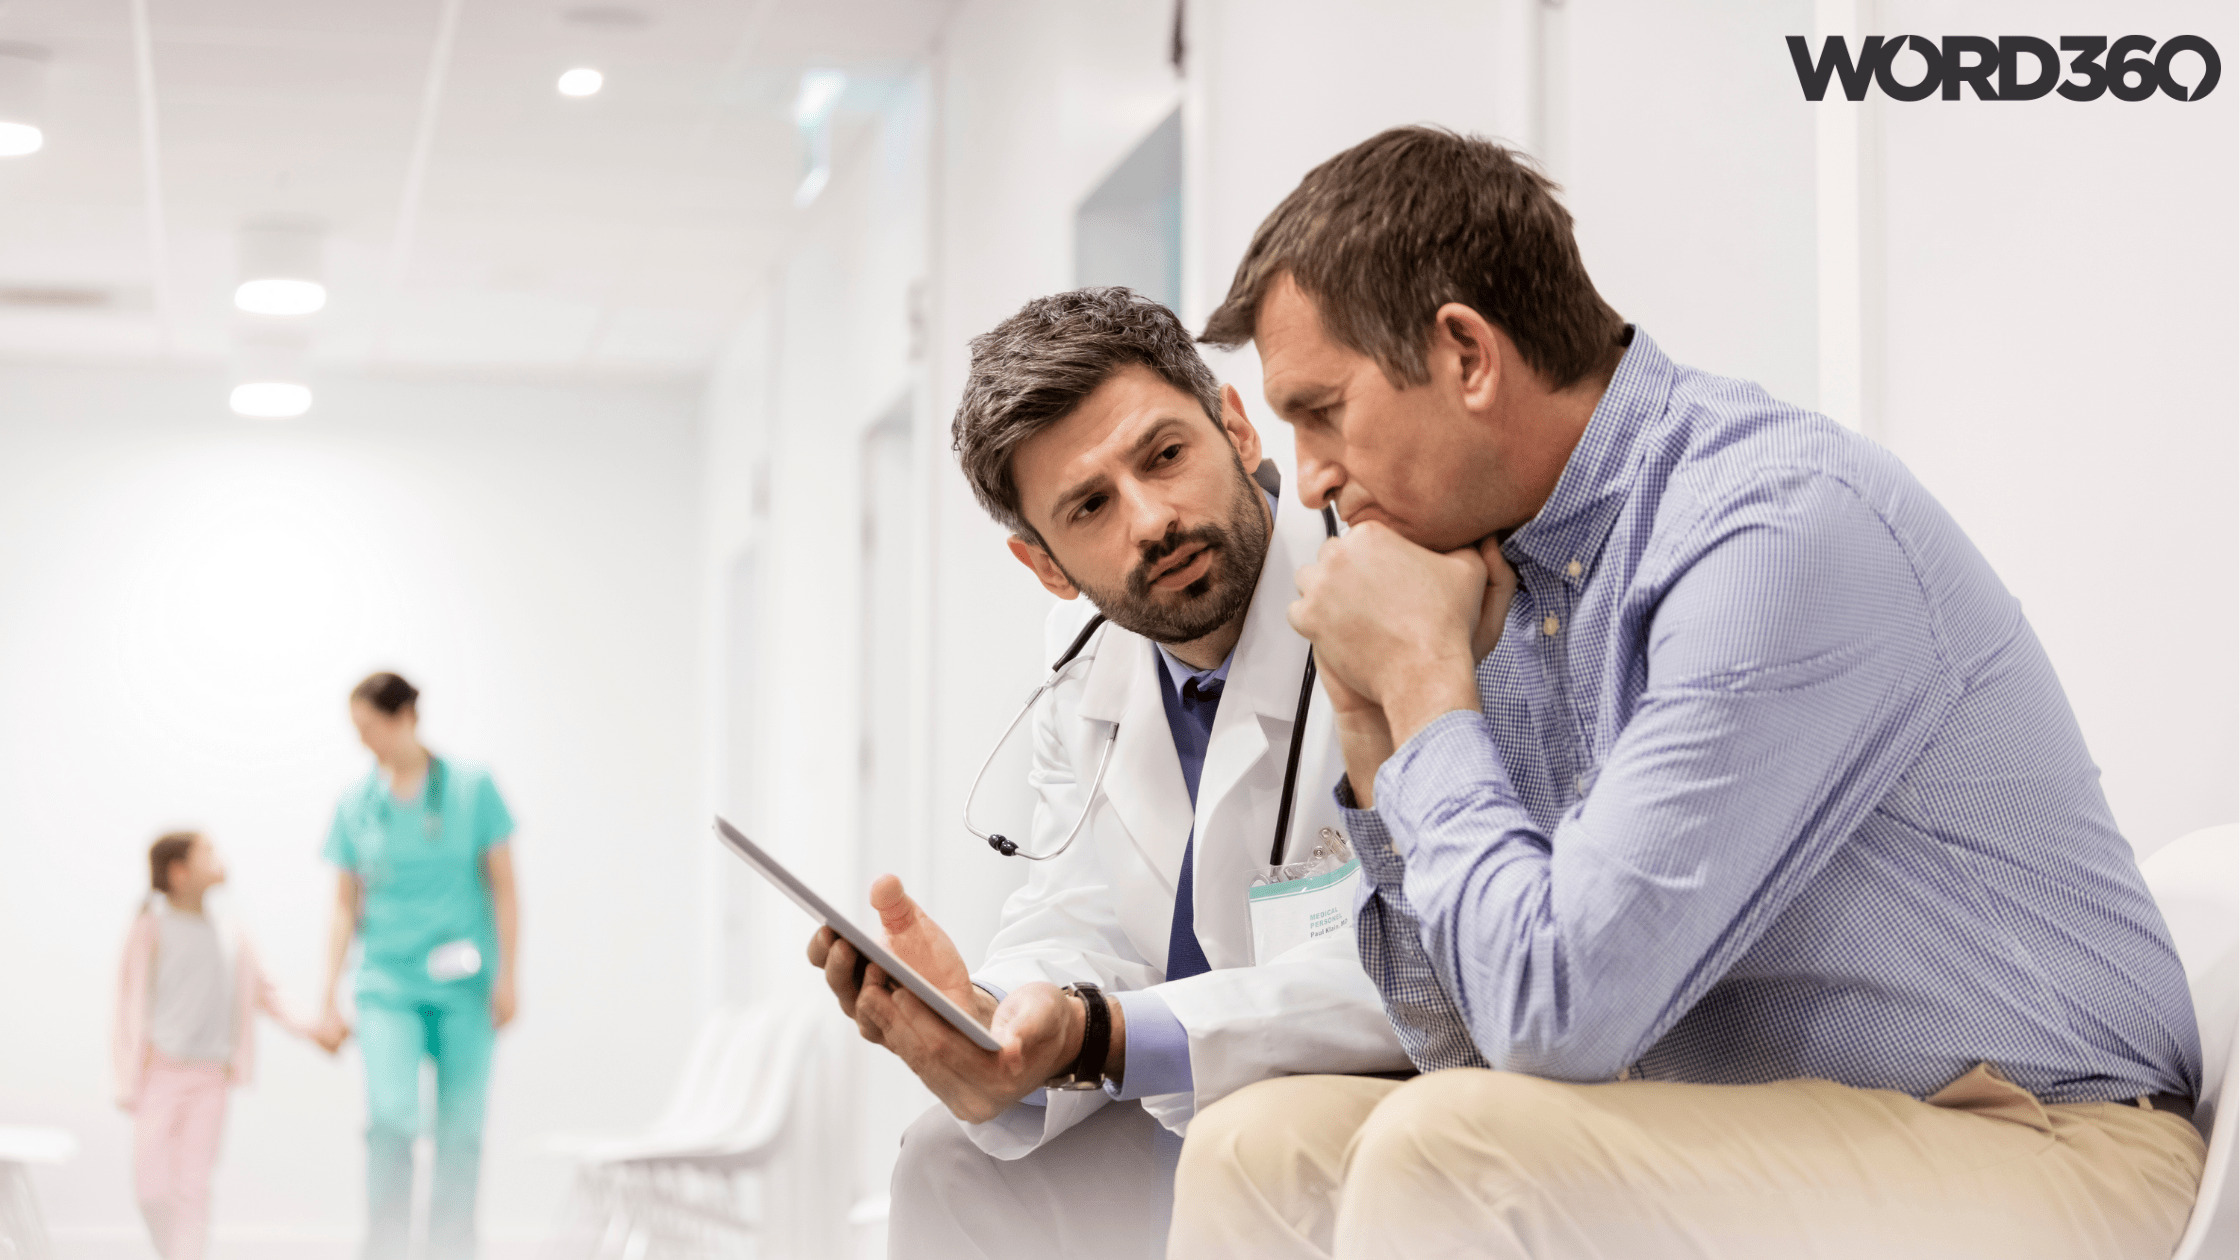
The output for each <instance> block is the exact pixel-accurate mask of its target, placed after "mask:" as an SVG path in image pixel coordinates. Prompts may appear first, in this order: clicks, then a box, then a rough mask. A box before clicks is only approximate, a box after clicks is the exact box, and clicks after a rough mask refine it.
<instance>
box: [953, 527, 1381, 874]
mask: <svg viewBox="0 0 2240 1260" xmlns="http://www.w3.org/2000/svg"><path fill="white" fill-rule="evenodd" d="M1322 528H1323V530H1324V531H1325V532H1327V533H1328V534H1329V535H1330V537H1332V538H1336V537H1337V536H1338V514H1337V513H1336V512H1335V511H1332V510H1331V508H1330V505H1329V504H1327V503H1326V504H1324V505H1323V506H1322ZM1103 626H1104V614H1103V613H1101V612H1100V613H1098V614H1096V615H1095V616H1093V617H1091V618H1089V624H1087V625H1085V626H1083V627H1081V633H1079V634H1077V635H1075V636H1073V642H1072V643H1071V644H1069V645H1068V646H1067V647H1066V650H1065V653H1064V654H1063V655H1061V656H1059V657H1058V659H1057V660H1055V661H1052V662H1051V663H1050V676H1049V677H1048V678H1046V679H1044V680H1043V681H1042V685H1041V686H1039V687H1037V688H1035V689H1034V694H1033V695H1030V696H1028V697H1027V702H1026V703H1025V704H1023V705H1020V706H1019V712H1018V713H1017V714H1016V715H1015V716H1013V717H1012V719H1011V724H1010V725H1009V726H1006V727H1004V728H1003V734H1002V735H1001V736H999V737H998V738H997V739H996V746H995V747H993V748H991V749H989V750H988V756H987V760H985V761H982V762H981V763H980V773H978V774H976V775H973V776H972V787H971V788H970V789H969V790H967V791H966V792H965V794H964V829H965V830H966V831H969V832H971V833H972V834H973V835H975V836H977V837H979V838H980V839H982V840H985V841H987V843H988V847H989V848H991V849H994V850H995V851H996V852H998V853H1000V854H1002V855H1003V856H1005V857H1022V858H1025V859H1027V860H1028V861H1030V862H1047V861H1049V860H1050V859H1051V858H1054V857H1057V856H1058V855H1059V854H1061V853H1064V852H1065V851H1066V850H1067V849H1070V848H1072V847H1073V842H1074V839H1075V837H1077V836H1079V835H1080V834H1081V829H1082V828H1083V827H1085V826H1087V825H1088V822H1089V814H1090V812H1091V811H1093V810H1094V809H1095V808H1096V805H1097V790H1098V789H1099V788H1101V787H1103V786H1104V771H1105V767H1106V766H1108V765H1110V764H1111V763H1112V746H1113V744H1114V743H1115V742H1116V741H1117V740H1118V739H1119V737H1120V724H1119V723H1118V722H1115V723H1113V724H1112V729H1111V730H1110V731H1107V732H1106V733H1105V737H1104V751H1103V752H1101V753H1099V754H1098V755H1097V773H1096V776H1095V777H1094V778H1092V779H1090V780H1089V795H1088V796H1086V797H1084V798H1083V799H1082V802H1081V814H1080V816H1079V817H1077V818H1075V819H1074V820H1073V826H1072V827H1071V828H1070V829H1068V830H1067V831H1066V838H1065V840H1064V842H1063V843H1061V844H1059V845H1058V847H1057V848H1056V849H1053V850H1051V851H1050V852H1048V853H1028V852H1025V851H1023V850H1021V849H1020V848H1019V846H1018V844H1017V843H1016V842H1014V841H1012V840H1010V839H1008V838H1006V837H1005V836H1003V835H1002V834H1001V833H998V834H995V835H989V834H987V833H985V832H982V831H981V830H980V829H979V828H977V827H975V826H973V825H972V799H973V798H974V797H976V796H978V795H979V794H980V781H981V780H982V779H985V778H987V777H988V767H990V766H992V765H994V764H995V761H996V756H997V754H999V753H1001V752H1002V751H1003V748H1004V745H1005V744H1007V743H1009V742H1010V741H1011V733H1012V732H1013V731H1016V730H1018V729H1019V723H1021V722H1024V721H1026V720H1027V715H1028V714H1029V713H1032V712H1034V706H1035V702H1036V701H1038V700H1040V699H1042V694H1043V693H1044V692H1046V691H1048V690H1050V689H1051V688H1052V687H1055V686H1057V685H1058V684H1059V683H1060V682H1062V681H1064V679H1065V676H1066V671H1067V670H1068V669H1069V668H1071V667H1072V665H1073V664H1074V662H1075V661H1076V660H1077V659H1079V658H1080V656H1081V649H1083V648H1085V647H1087V646H1088V645H1089V640H1090V639H1091V638H1092V637H1094V636H1095V635H1096V633H1097V631H1098V630H1099V629H1101V628H1102V627H1103ZM1088 659H1090V660H1095V659H1096V657H1094V656H1091V657H1089V658H1088ZM1313 703H1314V652H1313V650H1312V649H1309V650H1308V652H1307V668H1306V670H1305V671H1304V672H1303V673H1302V674H1301V675H1300V677H1299V707H1298V711H1297V712H1296V713H1294V714H1293V715H1292V718H1291V751H1290V754H1289V755H1288V756H1287V757H1285V759H1284V763H1283V796H1282V798H1281V801H1280V803H1279V804H1278V805H1277V806H1276V834H1275V838H1274V840H1272V841H1271V842H1270V843H1269V846H1268V865H1270V866H1281V865H1282V864H1283V841H1284V838H1285V837H1286V836H1288V835H1289V834H1290V833H1291V800H1292V797H1293V795H1294V794H1295V793H1296V792H1297V790H1298V786H1299V750H1300V748H1301V747H1302V746H1303V745H1304V744H1305V743H1306V738H1307V709H1308V706H1310V705H1312V704H1313Z"/></svg>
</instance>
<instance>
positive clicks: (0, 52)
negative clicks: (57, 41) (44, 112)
mask: <svg viewBox="0 0 2240 1260" xmlns="http://www.w3.org/2000/svg"><path fill="white" fill-rule="evenodd" d="M46 81H47V54H46V50H45V49H41V48H32V47H30V46H28V45H25V44H0V157H23V156H25V155H27V154H32V153H37V152H38V151H39V150H40V149H41V148H43V147H45V145H46V143H47V137H46V134H45V133H44V132H42V131H40V130H39V117H40V104H41V100H42V98H43V97H44V96H45V95H46Z"/></svg>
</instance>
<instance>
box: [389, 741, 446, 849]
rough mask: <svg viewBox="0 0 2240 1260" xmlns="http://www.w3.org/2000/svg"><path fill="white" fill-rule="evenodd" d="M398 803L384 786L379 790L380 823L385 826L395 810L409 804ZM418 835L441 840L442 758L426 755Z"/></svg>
mask: <svg viewBox="0 0 2240 1260" xmlns="http://www.w3.org/2000/svg"><path fill="white" fill-rule="evenodd" d="M410 803H411V802H409V801H399V800H398V799H397V794H396V793H394V792H392V791H390V790H389V789H388V787H387V786H386V785H384V786H383V787H382V790H381V821H382V822H383V823H384V824H386V823H388V822H389V821H390V820H391V819H393V818H395V817H396V812H397V810H399V809H401V808H403V806H405V805H407V804H410ZM420 810H421V813H420V834H421V835H423V836H426V837H427V838H428V839H429V840H431V841H434V840H441V839H442V838H443V758H441V757H438V756H436V755H435V754H434V753H429V754H428V772H427V774H426V775H424V776H422V778H421V782H420Z"/></svg>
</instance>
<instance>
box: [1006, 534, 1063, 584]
mask: <svg viewBox="0 0 2240 1260" xmlns="http://www.w3.org/2000/svg"><path fill="white" fill-rule="evenodd" d="M1006 545H1008V546H1009V547H1010V548H1011V554H1012V555H1014V556H1017V557H1018V558H1019V563H1021V564H1023V565H1025V566H1027V568H1029V569H1031V570H1033V571H1034V576H1035V580H1036V581H1038V582H1040V583H1042V589H1043V590H1046V591H1048V592H1050V593H1051V594H1052V595H1055V596H1057V597H1058V598H1059V599H1072V598H1073V597H1074V596H1076V595H1079V594H1080V593H1081V588H1080V587H1078V586H1075V585H1074V584H1073V579H1072V578H1069V577H1067V576H1066V571H1065V570H1064V569H1061V568H1059V567H1058V562H1057V561H1055V560H1053V559H1051V558H1050V553H1049V552H1048V551H1046V550H1044V549H1043V546H1042V544H1041V543H1035V542H1028V541H1027V540H1026V539H1024V538H1021V537H1020V536H1018V535H1017V534H1013V535H1012V536H1011V537H1010V539H1009V540H1008V542H1007V544H1006Z"/></svg>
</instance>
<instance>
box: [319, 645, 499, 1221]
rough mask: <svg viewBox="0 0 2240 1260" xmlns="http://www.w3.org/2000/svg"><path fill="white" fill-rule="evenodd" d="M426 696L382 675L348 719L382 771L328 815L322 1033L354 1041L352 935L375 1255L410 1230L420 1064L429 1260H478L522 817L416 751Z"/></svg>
mask: <svg viewBox="0 0 2240 1260" xmlns="http://www.w3.org/2000/svg"><path fill="white" fill-rule="evenodd" d="M419 695H420V693H419V692H418V691H417V690H416V689H414V687H413V686H412V684H410V683H408V682H406V681H405V680H404V679H402V678H399V677H398V676H397V675H395V674H387V673H383V674H375V675H373V676H372V677H370V678H367V679H366V680H365V681H364V682H362V683H360V684H358V686H357V689H356V690H354V691H352V692H351V693H350V718H351V721H353V722H354V723H356V724H357V728H358V737H359V739H361V740H363V741H364V743H365V746H366V747H367V748H368V749H370V750H371V751H372V752H373V755H374V760H375V762H376V763H377V764H376V765H375V768H374V770H373V772H372V773H371V774H368V775H367V776H366V777H365V779H364V780H363V781H361V782H360V783H359V784H358V785H357V786H355V787H353V788H351V789H350V790H349V791H348V792H346V793H344V794H343V797H342V801H341V803H340V804H339V805H337V806H336V807H335V813H334V827H333V829H332V830H331V831H330V832H329V833H328V835H327V849H326V858H327V861H329V862H332V863H333V864H334V865H335V866H336V867H337V868H338V869H339V870H340V872H341V879H340V883H339V886H338V889H337V894H336V899H335V909H334V928H333V933H332V936H331V939H330V943H329V950H328V966H327V1001H326V1010H325V1014H324V1016H323V1019H322V1024H323V1026H324V1030H325V1031H327V1032H330V1033H332V1034H334V1035H335V1036H336V1037H337V1038H338V1039H339V1037H340V1036H341V1035H342V1034H343V1032H345V1031H346V1025H345V1024H344V1022H343V1019H342V1015H341V1013H340V1011H339V1008H338V1007H337V1006H336V1003H335V989H336V986H337V981H338V980H339V979H340V978H341V974H342V967H343V961H344V959H345V958H346V957H347V956H348V954H349V951H350V942H351V940H352V938H353V937H356V938H358V939H359V940H360V941H361V942H362V947H361V949H360V951H359V959H358V970H357V993H358V1023H357V1028H356V1032H357V1036H358V1045H359V1048H360V1050H361V1052H362V1053H363V1055H364V1058H365V1064H366V1116H367V1120H366V1250H365V1255H366V1257H367V1258H368V1260H402V1258H403V1257H404V1255H405V1252H406V1248H407V1246H408V1240H409V1237H410V1235H411V1231H412V1142H413V1138H414V1137H416V1136H417V1135H418V1134H419V1132H420V1063H421V1061H422V1060H423V1059H430V1058H432V1059H434V1060H435V1065H436V1114H435V1145H436V1157H435V1180H434V1184H433V1186H432V1187H431V1189H430V1195H429V1204H428V1246H427V1251H426V1253H425V1254H426V1255H427V1256H428V1257H429V1258H430V1260H465V1258H466V1257H471V1256H472V1255H473V1254H474V1243H475V1239H474V1204H475V1183H476V1180H477V1178H478V1176H479V1174H480V1172H481V1164H482V1113H483V1097H484V1090H485V1086H486V1085H487V1084H488V1082H489V1079H490V1052H491V1046H492V1043H493V1041H494V1040H495V1036H496V1033H497V1030H498V1029H500V1028H503V1027H505V1025H506V1023H507V1021H509V1020H511V1019H512V1018H513V1011H514V970H515V964H516V960H517V959H518V958H519V951H518V950H517V949H516V948H515V940H516V928H517V925H518V923H519V915H518V913H517V906H516V902H515V898H514V884H513V850H512V849H511V847H510V846H509V844H508V842H509V841H510V840H511V839H512V838H513V816H512V815H511V814H510V813H508V812H507V810H506V804H505V801H504V800H502V799H500V798H499V796H498V788H497V785H496V784H494V783H492V782H491V780H490V774H489V772H488V771H487V770H484V769H483V768H482V767H480V766H476V765H471V764H468V763H466V762H461V761H454V760H451V759H450V758H447V757H438V756H435V755H434V754H432V753H430V752H429V751H428V750H427V749H426V748H424V747H422V746H421V744H420V739H419V733H418V726H419V711H418V707H417V702H418V700H419Z"/></svg>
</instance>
